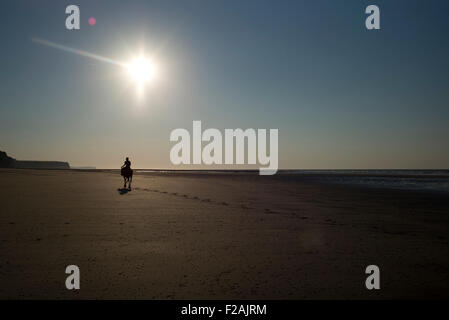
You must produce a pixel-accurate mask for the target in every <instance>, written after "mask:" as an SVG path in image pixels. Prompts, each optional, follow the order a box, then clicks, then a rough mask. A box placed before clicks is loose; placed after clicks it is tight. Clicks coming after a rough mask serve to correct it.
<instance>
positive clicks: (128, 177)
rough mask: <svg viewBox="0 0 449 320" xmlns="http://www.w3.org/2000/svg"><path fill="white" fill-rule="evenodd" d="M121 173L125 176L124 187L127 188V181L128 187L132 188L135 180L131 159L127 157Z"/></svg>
mask: <svg viewBox="0 0 449 320" xmlns="http://www.w3.org/2000/svg"><path fill="white" fill-rule="evenodd" d="M120 174H121V175H122V176H123V183H124V185H123V189H126V183H128V189H129V190H131V182H132V181H133V170H132V169H131V161H129V158H128V157H126V160H125V163H124V164H123V166H122V167H121V169H120Z"/></svg>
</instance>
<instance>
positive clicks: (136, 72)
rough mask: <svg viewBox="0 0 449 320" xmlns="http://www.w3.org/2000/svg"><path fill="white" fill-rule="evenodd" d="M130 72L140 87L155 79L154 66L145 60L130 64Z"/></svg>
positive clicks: (139, 59)
mask: <svg viewBox="0 0 449 320" xmlns="http://www.w3.org/2000/svg"><path fill="white" fill-rule="evenodd" d="M128 71H129V74H130V75H131V77H132V78H133V79H134V80H135V81H137V83H138V84H139V86H142V85H144V84H146V83H147V82H149V81H150V80H151V79H152V78H153V77H154V65H153V63H151V61H149V60H147V59H145V58H138V59H135V60H134V61H132V62H131V63H130V64H128Z"/></svg>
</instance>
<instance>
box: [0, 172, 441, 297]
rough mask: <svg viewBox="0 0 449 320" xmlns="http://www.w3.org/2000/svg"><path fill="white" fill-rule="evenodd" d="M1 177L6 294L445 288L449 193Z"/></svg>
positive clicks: (263, 182) (220, 177) (156, 178)
mask: <svg viewBox="0 0 449 320" xmlns="http://www.w3.org/2000/svg"><path fill="white" fill-rule="evenodd" d="M0 178H1V185H0V199H1V214H0V259H1V260H0V298H19V299H22V298H33V299H34V298H41V299H47V298H63V299H72V298H87V299H91V298H101V299H102V298H114V299H115V298H120V299H134V298H137V299H304V298H307V299H348V298H349V299H351V298H361V299H365V298H448V297H449V246H448V244H449V233H448V231H449V210H448V209H449V200H448V199H445V198H444V197H443V196H438V195H428V194H423V193H412V192H404V191H391V190H390V191H388V190H374V189H361V188H358V189H356V188H351V187H342V186H331V185H323V184H316V183H311V182H307V181H303V180H302V179H301V178H298V177H291V176H282V175H277V176H274V177H261V176H258V175H255V174H221V173H217V174H194V173H165V174H164V173H154V174H145V175H143V174H142V175H135V177H134V181H133V190H132V191H131V192H128V193H125V194H120V193H119V192H118V190H117V189H118V188H119V187H121V184H122V180H121V177H120V176H119V175H118V173H117V172H82V171H63V170H61V171H45V170H7V169H4V170H0ZM70 264H75V265H78V266H79V267H80V269H81V289H80V290H78V291H69V290H67V289H65V285H64V283H65V279H66V276H67V275H66V274H65V272H64V271H65V267H66V266H67V265H70ZM370 264H376V265H378V266H379V267H380V270H381V289H380V290H377V291H375V290H373V291H368V290H367V289H366V288H365V278H366V275H365V273H364V272H365V268H366V266H367V265H370Z"/></svg>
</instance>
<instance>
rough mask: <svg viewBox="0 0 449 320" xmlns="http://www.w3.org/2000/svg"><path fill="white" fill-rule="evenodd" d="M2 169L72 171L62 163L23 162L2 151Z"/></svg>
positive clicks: (67, 164)
mask: <svg viewBox="0 0 449 320" xmlns="http://www.w3.org/2000/svg"><path fill="white" fill-rule="evenodd" d="M0 168H16V169H70V165H69V163H68V162H62V161H21V160H16V159H14V158H11V157H8V155H7V154H6V152H3V151H0Z"/></svg>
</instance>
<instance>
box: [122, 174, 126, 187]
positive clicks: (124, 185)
mask: <svg viewBox="0 0 449 320" xmlns="http://www.w3.org/2000/svg"><path fill="white" fill-rule="evenodd" d="M123 183H124V184H123V189H126V177H123Z"/></svg>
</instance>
